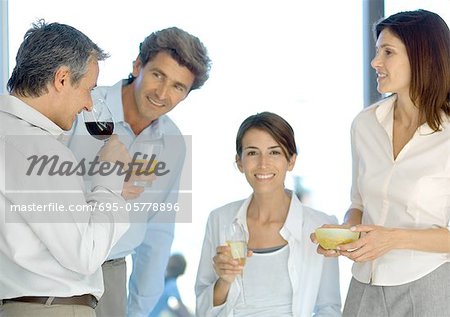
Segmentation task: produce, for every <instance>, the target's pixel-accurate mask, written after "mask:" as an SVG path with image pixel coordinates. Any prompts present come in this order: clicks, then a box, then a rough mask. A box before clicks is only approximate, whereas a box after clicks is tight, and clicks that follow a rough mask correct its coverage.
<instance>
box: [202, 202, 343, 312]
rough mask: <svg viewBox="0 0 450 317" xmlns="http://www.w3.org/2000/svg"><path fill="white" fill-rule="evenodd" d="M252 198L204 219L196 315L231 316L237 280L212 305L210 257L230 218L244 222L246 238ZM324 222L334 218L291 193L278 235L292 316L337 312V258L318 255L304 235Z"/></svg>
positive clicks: (213, 278) (236, 299)
mask: <svg viewBox="0 0 450 317" xmlns="http://www.w3.org/2000/svg"><path fill="white" fill-rule="evenodd" d="M251 199H252V196H250V197H249V198H248V199H246V200H242V201H237V202H233V203H230V204H228V205H225V206H223V207H220V208H218V209H216V210H214V211H212V212H211V214H210V216H209V218H208V223H207V226H206V232H205V239H204V242H203V248H202V254H201V258H200V263H199V267H198V272H197V281H196V285H195V293H196V296H197V316H202V317H210V316H220V317H232V316H233V309H234V307H235V306H236V305H237V304H238V303H239V300H240V299H239V297H240V292H241V290H240V287H239V282H238V281H237V279H236V280H235V281H234V283H233V284H232V285H231V288H230V291H229V293H228V297H227V301H226V302H225V303H224V304H222V305H220V306H216V307H213V289H214V284H215V283H216V281H217V279H218V276H217V274H216V273H215V271H214V268H213V266H212V258H213V257H214V255H215V254H216V247H217V246H219V245H221V244H223V243H224V240H225V238H224V234H225V233H224V230H225V228H226V225H229V224H231V223H232V222H233V221H234V219H237V221H238V222H239V223H241V224H243V225H244V228H245V229H246V230H247V237H248V229H247V220H246V219H247V209H248V205H249V204H250V201H251ZM326 223H337V219H336V217H332V216H328V215H326V214H324V213H322V212H319V211H315V210H313V209H311V208H308V207H306V206H303V205H302V204H301V203H300V201H299V200H298V198H297V197H296V196H295V195H292V198H291V205H290V207H289V212H288V216H287V218H286V222H285V223H284V226H283V227H282V228H281V230H280V234H281V236H282V237H283V238H284V239H285V240H286V241H287V242H288V247H289V257H288V262H287V270H288V272H289V277H290V282H291V287H292V312H293V316H294V317H309V316H312V315H314V316H341V311H340V308H341V299H340V293H339V267H338V261H337V258H325V257H323V256H322V255H319V254H318V253H317V252H316V249H317V246H316V245H315V244H313V243H312V242H311V240H310V237H309V236H310V234H311V232H313V231H314V230H315V229H316V228H317V227H320V226H321V225H323V224H326ZM244 274H245V267H244ZM261 278H264V276H261ZM280 287H283V285H276V288H280ZM267 291H268V292H270V291H272V290H267Z"/></svg>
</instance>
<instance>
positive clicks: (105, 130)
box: [85, 121, 114, 140]
mask: <svg viewBox="0 0 450 317" xmlns="http://www.w3.org/2000/svg"><path fill="white" fill-rule="evenodd" d="M85 125H86V129H87V130H88V132H89V134H90V135H92V136H93V137H94V138H96V139H98V140H108V139H109V137H110V136H111V134H112V133H113V131H114V122H106V121H99V122H85Z"/></svg>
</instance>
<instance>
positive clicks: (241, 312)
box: [234, 245, 292, 317]
mask: <svg viewBox="0 0 450 317" xmlns="http://www.w3.org/2000/svg"><path fill="white" fill-rule="evenodd" d="M288 260H289V247H288V246H287V245H285V246H283V247H282V248H281V249H279V250H276V251H273V252H268V253H256V252H253V255H252V256H251V257H250V258H248V259H247V263H246V264H245V267H244V270H243V273H242V280H243V285H244V286H243V288H244V292H243V293H244V294H245V305H244V303H242V302H241V304H237V305H236V307H235V309H234V316H235V317H273V316H277V317H292V285H291V281H290V279H289V272H288ZM238 278H240V277H239V276H238ZM275 285H283V287H277V289H276V292H268V291H267V290H270V289H272V288H273V287H274V286H275Z"/></svg>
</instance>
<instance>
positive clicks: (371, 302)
mask: <svg viewBox="0 0 450 317" xmlns="http://www.w3.org/2000/svg"><path fill="white" fill-rule="evenodd" d="M342 316H343V317H368V316H370V317H449V316H450V263H445V264H443V265H441V266H440V267H438V268H437V269H436V270H434V271H433V272H431V273H429V274H428V275H425V276H424V277H422V278H420V279H418V280H417V281H414V282H411V283H407V284H403V285H398V286H375V285H370V284H365V283H361V282H358V281H357V280H355V279H354V278H352V280H351V282H350V286H349V290H348V293H347V299H346V300H345V305H344V312H343V315H342Z"/></svg>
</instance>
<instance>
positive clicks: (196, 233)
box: [2, 0, 450, 309]
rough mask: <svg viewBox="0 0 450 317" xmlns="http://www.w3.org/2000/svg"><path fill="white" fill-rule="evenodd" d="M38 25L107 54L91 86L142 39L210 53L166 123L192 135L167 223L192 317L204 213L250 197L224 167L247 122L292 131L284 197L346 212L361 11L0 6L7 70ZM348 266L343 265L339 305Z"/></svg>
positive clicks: (114, 72) (437, 1) (52, 1)
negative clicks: (263, 119) (186, 182)
mask: <svg viewBox="0 0 450 317" xmlns="http://www.w3.org/2000/svg"><path fill="white" fill-rule="evenodd" d="M2 1H3V0H2ZM430 2H432V3H430ZM449 3H450V2H449V0H433V1H425V0H424V1H411V0H408V1H401V0H396V1H394V0H390V1H389V2H387V5H386V13H387V14H390V13H393V12H396V11H398V10H401V9H415V8H419V7H421V5H422V7H424V8H425V7H428V8H429V9H430V10H434V11H436V12H438V13H440V14H442V16H444V15H445V14H447V21H449V17H448V14H449V12H450V10H448V9H449V8H450V6H449ZM425 4H426V5H425ZM37 18H45V19H46V20H47V21H48V22H61V23H66V24H70V25H72V26H75V27H76V28H78V29H80V30H81V31H83V32H85V33H86V34H87V35H88V36H89V37H90V38H91V39H92V40H94V42H96V43H97V44H99V46H100V47H102V48H103V49H105V50H107V51H108V52H110V54H111V58H109V59H108V60H107V61H105V62H102V64H101V72H100V77H99V80H98V84H99V85H111V84H114V83H115V82H116V81H118V80H119V79H121V78H125V77H127V75H128V74H129V72H130V71H131V66H132V61H133V59H134V58H135V57H136V56H137V54H138V45H139V43H140V42H141V41H142V40H143V39H144V37H145V36H147V35H148V34H150V33H151V32H152V31H155V30H158V29H161V28H165V27H169V26H173V25H176V26H178V27H181V28H183V29H185V30H186V31H188V32H190V33H192V34H195V35H196V36H198V37H199V38H200V39H201V40H202V41H203V42H204V44H205V45H206V46H207V47H208V49H209V53H210V57H211V59H212V60H213V67H212V70H211V76H210V80H209V81H208V82H207V83H206V84H205V86H204V87H203V88H202V89H201V90H198V91H194V92H192V93H191V95H190V96H189V98H187V99H186V100H185V101H184V102H183V103H181V104H180V105H179V106H177V107H176V108H175V110H173V111H172V112H171V116H172V118H173V119H174V120H175V121H176V122H177V124H178V125H179V127H180V129H181V130H182V132H183V133H184V134H189V135H192V136H193V166H192V169H193V217H192V223H187V224H177V227H176V237H175V241H174V244H173V249H172V250H173V251H174V252H182V253H183V254H185V256H186V257H187V261H188V268H187V272H186V274H185V275H184V276H183V277H181V278H180V280H179V287H180V291H181V293H182V297H183V298H184V301H185V302H186V303H187V304H188V306H189V307H191V308H192V309H193V308H194V304H195V295H194V292H193V287H194V281H195V275H196V270H197V264H198V259H199V256H200V249H201V244H202V240H203V233H204V226H205V221H206V218H207V216H208V213H209V212H210V211H211V210H212V209H214V208H216V207H218V206H221V205H223V204H225V203H227V202H230V201H233V200H238V199H242V198H245V197H247V196H248V195H249V194H250V192H251V191H250V187H249V186H248V185H247V183H246V181H245V178H244V177H243V176H242V175H240V173H239V172H238V170H237V169H236V168H235V167H234V164H233V162H234V141H235V134H236V131H237V128H238V127H239V125H240V123H241V121H242V120H243V119H245V118H246V117H247V116H248V115H251V114H254V113H256V112H261V111H265V110H268V111H272V112H276V113H278V114H280V115H282V116H283V117H285V118H286V119H287V120H288V121H289V122H290V123H291V124H292V126H293V127H294V130H295V132H296V137H297V142H298V147H299V150H300V151H299V159H298V160H297V165H296V167H295V169H294V171H293V172H292V173H291V175H290V176H288V180H287V182H286V185H287V187H290V188H292V184H293V182H292V178H291V177H293V176H300V177H301V178H302V179H303V186H304V187H306V188H307V189H308V190H309V192H310V194H309V197H308V201H307V202H308V204H310V205H311V206H312V207H314V208H316V209H319V210H322V211H324V212H327V213H329V214H335V215H337V216H338V218H339V219H340V220H342V216H343V214H344V213H345V211H346V208H347V206H348V205H349V189H350V178H351V175H350V168H351V162H350V147H349V146H350V144H349V128H350V124H351V120H352V119H353V117H354V116H355V115H356V114H357V112H358V111H359V110H360V109H361V108H362V106H363V98H362V92H363V88H362V87H363V86H362V80H363V79H362V46H361V45H362V30H361V26H362V21H361V19H362V5H361V1H333V0H321V1H317V0H314V1H306V0H302V1H300V0H286V1H282V2H280V1H276V2H275V1H265V0H246V1H242V0H228V1H222V2H213V1H208V0H192V1H183V0H172V1H151V0H134V1H133V0H132V1H117V2H116V1H106V0H97V1H93V0H89V1H88V0H78V1H72V0H71V1H67V0H59V1H56V0H40V1H35V0H29V1H27V0H10V1H9V23H10V28H9V30H10V70H12V68H13V66H14V64H15V63H14V58H15V54H16V52H17V49H18V46H19V45H20V43H21V41H22V38H23V35H24V33H25V31H26V30H27V29H28V28H29V27H30V25H31V23H32V22H33V21H35V20H36V19H37ZM350 264H351V263H349V261H348V260H345V259H343V260H341V289H342V296H343V299H345V294H346V291H347V286H348V282H349V279H350Z"/></svg>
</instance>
